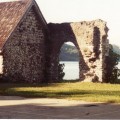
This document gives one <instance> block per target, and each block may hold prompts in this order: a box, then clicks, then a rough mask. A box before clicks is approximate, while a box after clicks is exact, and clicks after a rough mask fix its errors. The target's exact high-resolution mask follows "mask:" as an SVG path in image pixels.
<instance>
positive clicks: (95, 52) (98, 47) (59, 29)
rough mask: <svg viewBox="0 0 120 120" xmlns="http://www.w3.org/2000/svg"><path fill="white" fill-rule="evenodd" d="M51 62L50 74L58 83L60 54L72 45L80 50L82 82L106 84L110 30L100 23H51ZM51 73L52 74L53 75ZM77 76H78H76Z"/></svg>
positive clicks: (102, 22)
mask: <svg viewBox="0 0 120 120" xmlns="http://www.w3.org/2000/svg"><path fill="white" fill-rule="evenodd" d="M48 27H49V30H50V32H49V34H50V39H49V42H50V48H51V52H49V55H50V56H49V59H50V63H51V66H50V68H49V74H50V75H51V76H50V79H51V80H56V81H57V79H58V76H57V75H58V74H57V72H58V69H57V68H58V67H57V64H58V62H59V54H60V49H61V46H62V45H63V44H64V43H65V42H68V41H69V42H72V43H74V44H75V46H76V47H77V48H78V51H79V55H80V61H79V68H80V80H81V81H82V80H84V81H92V82H104V81H105V78H104V76H105V57H106V56H107V55H108V51H109V43H108V39H107V32H108V28H107V26H106V23H105V22H104V21H102V20H100V19H98V20H95V21H90V22H85V21H83V22H77V23H62V24H53V23H50V24H49V25H48ZM50 72H51V73H50ZM73 74H74V73H73Z"/></svg>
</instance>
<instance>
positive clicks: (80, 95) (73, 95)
mask: <svg viewBox="0 0 120 120" xmlns="http://www.w3.org/2000/svg"><path fill="white" fill-rule="evenodd" d="M0 95H12V96H13V95H14V96H24V97H41V98H62V99H72V100H83V101H90V102H91V101H92V102H116V103H120V85H119V84H102V83H80V82H76V83H54V84H41V85H31V84H3V83H0Z"/></svg>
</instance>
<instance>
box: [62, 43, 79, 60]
mask: <svg viewBox="0 0 120 120" xmlns="http://www.w3.org/2000/svg"><path fill="white" fill-rule="evenodd" d="M60 61H79V53H78V50H77V48H76V47H75V46H71V45H67V44H64V45H63V46H62V48H61V53H60Z"/></svg>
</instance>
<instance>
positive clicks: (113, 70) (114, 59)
mask: <svg viewBox="0 0 120 120" xmlns="http://www.w3.org/2000/svg"><path fill="white" fill-rule="evenodd" d="M119 59H120V55H118V54H117V53H115V52H114V51H113V46H112V45H109V56H107V57H106V61H105V62H106V68H105V69H106V75H105V79H106V81H105V82H109V83H116V82H117V81H118V77H119V76H120V70H119V69H118V67H117V65H118V61H119Z"/></svg>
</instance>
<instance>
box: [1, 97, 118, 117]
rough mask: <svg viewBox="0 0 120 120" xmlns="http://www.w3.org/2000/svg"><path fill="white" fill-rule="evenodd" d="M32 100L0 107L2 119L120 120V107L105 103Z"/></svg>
mask: <svg viewBox="0 0 120 120" xmlns="http://www.w3.org/2000/svg"><path fill="white" fill-rule="evenodd" d="M37 100H39V101H40V102H37V103H36V101H34V99H32V102H31V103H25V104H22V103H21V101H19V104H18V105H2V106H0V118H1V119H119V118H120V114H119V112H120V105H119V104H105V103H82V102H77V101H76V103H71V101H66V103H65V101H62V100H59V99H56V101H57V102H55V101H51V102H48V103H42V99H37Z"/></svg>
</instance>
